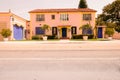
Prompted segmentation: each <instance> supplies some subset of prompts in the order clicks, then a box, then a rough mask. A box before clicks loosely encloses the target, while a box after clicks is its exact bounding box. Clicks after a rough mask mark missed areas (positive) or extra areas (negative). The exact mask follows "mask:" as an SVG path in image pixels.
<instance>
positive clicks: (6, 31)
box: [1, 29, 11, 41]
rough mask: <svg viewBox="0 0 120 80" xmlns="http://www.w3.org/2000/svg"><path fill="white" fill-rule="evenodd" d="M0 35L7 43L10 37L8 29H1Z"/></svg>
mask: <svg viewBox="0 0 120 80" xmlns="http://www.w3.org/2000/svg"><path fill="white" fill-rule="evenodd" d="M1 35H2V36H3V37H4V41H8V37H9V36H11V30H10V29H2V31H1Z"/></svg>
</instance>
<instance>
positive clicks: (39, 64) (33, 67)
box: [0, 42, 120, 80]
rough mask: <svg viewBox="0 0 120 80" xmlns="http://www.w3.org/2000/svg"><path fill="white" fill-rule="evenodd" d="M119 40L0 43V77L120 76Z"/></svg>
mask: <svg viewBox="0 0 120 80" xmlns="http://www.w3.org/2000/svg"><path fill="white" fill-rule="evenodd" d="M119 44H120V43H119V42H111V43H109V42H92V43H91V42H77V43H75V44H74V43H69V44H68V43H39V42H33V43H24V42H23V43H18V42H17V43H11V42H10V43H9V42H8V43H0V80H120V45H119Z"/></svg>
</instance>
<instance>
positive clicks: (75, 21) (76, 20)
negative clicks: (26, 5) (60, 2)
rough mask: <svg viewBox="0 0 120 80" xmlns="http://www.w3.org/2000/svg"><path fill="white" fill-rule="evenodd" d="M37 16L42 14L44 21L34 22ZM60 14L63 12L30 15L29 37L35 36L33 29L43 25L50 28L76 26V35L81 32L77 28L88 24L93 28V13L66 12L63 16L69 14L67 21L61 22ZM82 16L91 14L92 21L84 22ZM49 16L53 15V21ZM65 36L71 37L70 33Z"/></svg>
mask: <svg viewBox="0 0 120 80" xmlns="http://www.w3.org/2000/svg"><path fill="white" fill-rule="evenodd" d="M37 14H44V15H45V21H36V15H37ZM60 14H64V13H63V12H60V13H30V21H31V24H30V25H31V32H32V34H31V36H32V35H35V27H40V26H41V25H43V24H47V25H49V26H50V27H55V26H56V27H59V26H64V25H70V27H72V26H76V27H77V34H81V33H82V31H81V30H79V27H80V26H82V25H84V24H87V23H90V24H91V26H92V27H93V28H94V27H95V12H66V13H65V14H69V21H61V20H60ZM83 14H92V20H91V21H84V20H83ZM51 15H55V20H52V19H51ZM66 27H67V26H66ZM47 34H49V35H52V31H49V32H47ZM59 35H60V33H59ZM67 36H68V37H71V32H68V33H67Z"/></svg>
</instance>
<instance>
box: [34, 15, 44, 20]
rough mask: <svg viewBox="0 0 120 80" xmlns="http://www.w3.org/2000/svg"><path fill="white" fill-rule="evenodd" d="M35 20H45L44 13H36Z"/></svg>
mask: <svg viewBox="0 0 120 80" xmlns="http://www.w3.org/2000/svg"><path fill="white" fill-rule="evenodd" d="M36 21H45V15H44V14H39V15H36Z"/></svg>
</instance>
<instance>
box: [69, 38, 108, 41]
mask: <svg viewBox="0 0 120 80" xmlns="http://www.w3.org/2000/svg"><path fill="white" fill-rule="evenodd" d="M71 40H72V41H84V40H83V39H71ZM88 41H109V40H108V39H103V38H97V39H88Z"/></svg>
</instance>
